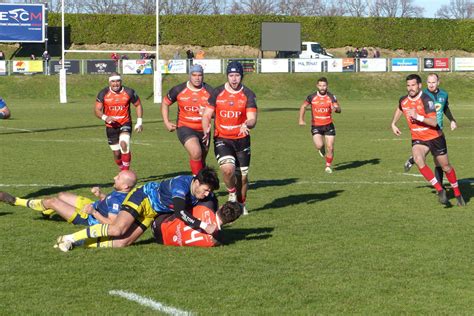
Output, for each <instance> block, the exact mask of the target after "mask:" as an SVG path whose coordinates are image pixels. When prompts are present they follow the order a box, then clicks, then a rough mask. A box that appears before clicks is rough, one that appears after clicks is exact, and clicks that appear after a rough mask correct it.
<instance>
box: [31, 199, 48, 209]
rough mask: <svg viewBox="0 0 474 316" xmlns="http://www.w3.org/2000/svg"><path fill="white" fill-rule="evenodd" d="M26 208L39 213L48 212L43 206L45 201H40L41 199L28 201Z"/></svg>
mask: <svg viewBox="0 0 474 316" xmlns="http://www.w3.org/2000/svg"><path fill="white" fill-rule="evenodd" d="M26 207H29V208H31V209H32V210H35V211H39V212H43V211H46V209H45V208H44V206H43V200H40V199H33V200H27V201H26Z"/></svg>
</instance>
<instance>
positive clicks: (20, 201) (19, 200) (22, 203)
mask: <svg viewBox="0 0 474 316" xmlns="http://www.w3.org/2000/svg"><path fill="white" fill-rule="evenodd" d="M27 203H28V200H27V199H22V198H19V197H17V198H16V200H15V205H16V206H23V207H28V206H27Z"/></svg>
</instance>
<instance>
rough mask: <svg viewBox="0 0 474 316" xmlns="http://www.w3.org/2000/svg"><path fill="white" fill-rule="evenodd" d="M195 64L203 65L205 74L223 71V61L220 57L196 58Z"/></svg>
mask: <svg viewBox="0 0 474 316" xmlns="http://www.w3.org/2000/svg"><path fill="white" fill-rule="evenodd" d="M193 64H197V65H201V66H202V68H204V73H205V74H220V73H222V63H221V60H220V59H194V61H193Z"/></svg>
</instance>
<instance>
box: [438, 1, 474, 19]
mask: <svg viewBox="0 0 474 316" xmlns="http://www.w3.org/2000/svg"><path fill="white" fill-rule="evenodd" d="M435 15H436V17H438V18H442V19H472V18H474V4H473V2H472V1H471V0H451V1H450V2H449V5H442V6H441V8H439V9H438V11H436V14H435Z"/></svg>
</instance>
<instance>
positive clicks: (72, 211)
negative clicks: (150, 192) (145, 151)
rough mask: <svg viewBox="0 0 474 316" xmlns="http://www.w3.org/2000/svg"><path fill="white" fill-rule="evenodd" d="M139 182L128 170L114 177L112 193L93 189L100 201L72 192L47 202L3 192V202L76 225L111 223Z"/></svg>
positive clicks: (1, 195) (64, 193)
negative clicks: (57, 215) (57, 217)
mask: <svg viewBox="0 0 474 316" xmlns="http://www.w3.org/2000/svg"><path fill="white" fill-rule="evenodd" d="M136 183H137V176H136V175H135V173H134V172H133V171H130V170H127V171H122V172H120V173H119V174H118V175H117V176H115V177H114V189H115V190H114V191H112V192H111V193H110V194H108V195H105V194H104V193H102V192H101V190H100V188H99V187H93V188H92V189H91V192H92V193H93V194H94V195H95V196H97V197H98V198H99V200H97V201H93V200H91V199H89V198H86V197H83V196H79V195H76V194H73V193H69V192H61V193H59V194H58V195H57V196H55V197H51V198H46V199H22V198H18V197H14V196H12V195H11V194H9V193H7V192H0V201H2V202H5V203H8V204H11V205H14V206H23V207H28V208H31V209H33V210H35V211H39V212H42V213H43V215H51V214H53V213H54V212H56V213H58V214H59V215H60V216H61V217H62V218H64V219H65V220H66V221H67V222H68V223H72V224H74V225H85V226H91V225H95V224H110V223H112V221H113V220H114V219H115V218H116V217H117V214H118V212H119V211H120V205H122V202H123V200H124V199H125V197H126V196H127V194H128V193H129V192H130V191H131V190H132V188H133V187H134V186H135V184H136Z"/></svg>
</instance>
